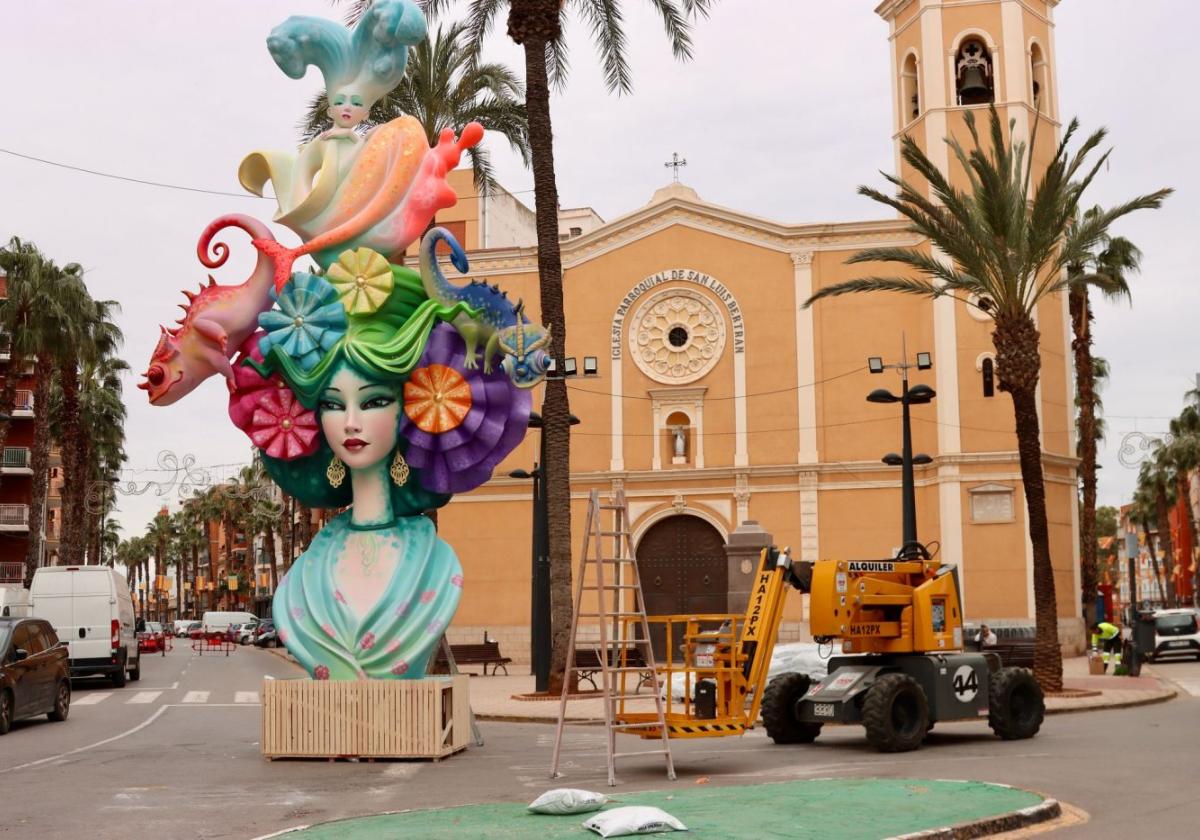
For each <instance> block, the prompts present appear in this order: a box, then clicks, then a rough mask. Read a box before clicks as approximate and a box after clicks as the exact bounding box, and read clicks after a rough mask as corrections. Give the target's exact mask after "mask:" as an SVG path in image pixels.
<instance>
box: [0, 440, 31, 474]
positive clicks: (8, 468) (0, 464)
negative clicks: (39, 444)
mask: <svg viewBox="0 0 1200 840" xmlns="http://www.w3.org/2000/svg"><path fill="white" fill-rule="evenodd" d="M0 471H2V472H3V473H4V474H5V475H33V468H32V467H31V466H30V463H29V447H27V446H6V447H4V460H3V461H0Z"/></svg>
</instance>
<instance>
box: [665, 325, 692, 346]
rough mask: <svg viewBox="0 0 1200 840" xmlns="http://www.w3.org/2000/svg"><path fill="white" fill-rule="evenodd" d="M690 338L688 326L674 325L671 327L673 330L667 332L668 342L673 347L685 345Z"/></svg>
mask: <svg viewBox="0 0 1200 840" xmlns="http://www.w3.org/2000/svg"><path fill="white" fill-rule="evenodd" d="M688 338H689V336H688V331H687V327H681V326H674V327H671V331H670V332H668V333H667V342H668V343H669V344H670V345H671V346H672V347H683V346H684V345H685V344H687V343H688Z"/></svg>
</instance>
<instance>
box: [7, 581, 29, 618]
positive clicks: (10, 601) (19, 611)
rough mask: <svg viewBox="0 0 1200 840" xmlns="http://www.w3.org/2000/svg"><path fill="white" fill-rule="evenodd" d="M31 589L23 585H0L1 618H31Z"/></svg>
mask: <svg viewBox="0 0 1200 840" xmlns="http://www.w3.org/2000/svg"><path fill="white" fill-rule="evenodd" d="M31 615H33V613H32V612H31V611H30V609H29V590H28V589H26V588H25V587H23V586H0V618H7V617H12V618H29V616H31Z"/></svg>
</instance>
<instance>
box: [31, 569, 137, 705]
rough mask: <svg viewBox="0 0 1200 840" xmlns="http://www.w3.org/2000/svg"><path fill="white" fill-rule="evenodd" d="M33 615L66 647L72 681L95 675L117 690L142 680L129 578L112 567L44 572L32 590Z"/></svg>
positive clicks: (37, 574)
mask: <svg viewBox="0 0 1200 840" xmlns="http://www.w3.org/2000/svg"><path fill="white" fill-rule="evenodd" d="M29 596H30V602H31V605H32V609H33V614H34V615H35V616H37V617H38V618H43V619H45V620H46V621H49V622H50V624H51V625H53V627H54V630H55V632H56V633H58V637H59V639H61V640H62V641H64V642H66V643H67V646H68V649H69V651H70V657H71V676H72V677H88V676H95V675H97V674H99V675H103V676H106V677H108V678H109V679H111V680H112V683H113V685H114V686H116V687H118V688H120V687H121V686H123V685H125V675H126V674H128V675H129V679H131V680H137V679H138V678H139V677H141V675H142V672H141V659H140V658H139V656H138V644H137V634H136V632H135V630H134V614H133V599H132V598H131V597H130V595H129V584H128V583H126V581H125V578H123V577H122V576H121V575H119V574H117V572H116V570H115V569H111V568H109V567H108V566H43V567H42V568H40V569H38V570H37V571H36V572H34V574H33V585H32V586H30V588H29Z"/></svg>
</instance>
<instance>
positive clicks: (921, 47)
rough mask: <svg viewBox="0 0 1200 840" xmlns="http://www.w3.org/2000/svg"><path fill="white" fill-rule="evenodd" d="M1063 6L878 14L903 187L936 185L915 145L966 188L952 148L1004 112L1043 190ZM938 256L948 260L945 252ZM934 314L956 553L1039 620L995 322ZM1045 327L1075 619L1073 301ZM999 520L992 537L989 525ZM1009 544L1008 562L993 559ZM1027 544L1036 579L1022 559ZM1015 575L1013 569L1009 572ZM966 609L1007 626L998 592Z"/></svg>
mask: <svg viewBox="0 0 1200 840" xmlns="http://www.w3.org/2000/svg"><path fill="white" fill-rule="evenodd" d="M1057 5H1058V0H883V2H881V3H880V4H879V5H878V6H877V8H876V10H875V11H876V13H877V14H879V16H880V17H882V18H883V19H884V20H885V21H887V23H888V26H889V38H888V41H889V54H890V58H891V79H892V112H893V125H892V138H893V142H894V149H895V169H894V171H895V172H897V173H898V174H899V175H900V177H902V178H903V179H904V180H906V181H908V182H909V183H911V184H913V185H916V186H918V188H920V186H921V185H922V184H923V179H922V177H921V176H920V175H919V174H918V173H917V172H916V171H915V170H913V169H912V168H911V167H910V166H909V165H908V164H907V163H905V162H904V161H903V160H902V159H901V154H900V150H901V141H902V140H903V138H904V137H906V136H907V137H911V138H912V139H913V140H914V141H915V142H916V143H917V144H918V145H919V146H920V147H921V149H922V150H923V151H924V152H925V154H926V155H927V156H928V157H929V159H930V160H931V161H932V162H933V163H934V164H935V165H936V166H937V167H938V168H939V169H940V170H941V171H942V172H944V173H946V175H947V177H948V178H949V180H950V182H951V183H952V184H954V185H955V186H957V187H959V188H965V187H966V186H967V177H966V174H965V173H964V172H963V171H962V167H961V165H960V164H959V162H958V160H957V159H956V158H955V157H954V153H953V151H952V150H951V149H950V148H949V146H948V145H947V144H946V143H945V142H944V141H945V138H948V137H953V138H955V139H957V140H958V141H959V142H960V143H961V144H962V145H963V147H964V148H967V149H970V148H971V147H972V141H971V138H970V134H969V132H968V130H967V127H966V116H967V114H971V113H973V114H974V117H975V123H976V127H977V129H978V131H979V133H980V135H981V136H984V137H986V133H987V129H988V108H989V107H990V106H992V105H994V106H995V107H996V110H997V112H998V113H999V115H1000V118H1001V121H1002V122H1003V124H1004V125H1005V127H1006V130H1007V126H1008V125H1009V123H1010V122H1011V123H1012V125H1013V136H1014V139H1017V140H1023V141H1025V142H1026V143H1027V144H1028V143H1030V142H1031V141H1032V144H1031V145H1032V148H1031V149H1030V150H1029V152H1028V154H1030V155H1031V157H1030V158H1029V159H1030V160H1031V161H1032V166H1033V168H1034V172H1033V182H1034V183H1036V182H1037V181H1038V179H1039V177H1040V175H1041V173H1042V172H1044V169H1045V166H1046V165H1047V164H1048V162H1049V161H1050V160H1051V158H1052V157H1053V155H1054V151H1055V148H1056V146H1057V143H1058V141H1059V138H1060V135H1061V130H1060V119H1061V116H1060V112H1059V104H1058V86H1057V79H1056V75H1055V71H1054V67H1055V47H1054V10H1055V7H1056V6H1057ZM1035 125H1036V132H1035V131H1034V126H1035ZM930 198H933V196H932V195H931V196H930ZM933 254H934V256H936V257H937V258H939V259H943V260H945V259H947V258H946V256H945V255H944V254H941V253H940V252H939V251H938V250H937V249H933ZM931 308H932V313H931V316H932V332H933V351H934V373H935V382H934V383H933V385H934V388H935V389H936V391H937V395H938V397H937V400H936V401H935V405H936V410H937V423H938V432H937V435H938V457H937V458H936V459H935V464H936V469H937V485H938V490H937V498H938V521H939V526H940V539H941V543H942V548H943V552H944V553H945V554H946V555H947V556H949V557H955V558H962V563H963V565H964V568H967V569H972V566H973V564H974V567H973V568H974V570H975V574H974V575H972V574H971V572H968V577H969V578H970V579H971V580H973V581H978V580H988V579H989V578H988V577H987V575H988V574H989V573H991V572H992V568H991V567H993V566H994V567H995V574H996V577H995V578H994V580H995V583H996V585H1000V581H1002V580H1005V581H1012V580H1020V577H1021V574H1022V572H1024V574H1025V576H1026V580H1027V592H1028V598H1027V600H1028V612H1027V615H1028V616H1032V615H1033V614H1034V608H1033V577H1032V551H1031V549H1030V548H1029V545H1028V541H1027V539H1026V537H1025V534H1026V531H1025V515H1024V514H1025V511H1024V504H1023V502H1022V498H1023V493H1022V490H1021V487H1020V479H1019V467H1018V464H1017V459H1016V435H1015V433H1013V432H1012V428H1013V425H1012V407H1011V402H1010V400H1009V398H1008V397H1007V395H1005V394H1002V393H1001V392H1000V391H999V389H995V388H992V387H990V385H991V378H992V375H993V372H994V375H995V376H996V377H999V378H1000V379H1001V380H1002V379H1003V371H999V370H995V368H994V364H995V362H994V358H995V356H994V354H995V350H994V346H993V344H992V340H991V333H992V323H991V319H990V317H989V316H988V315H987V314H986V313H985V312H982V311H981V310H979V309H978V308H977V307H975V306H970V305H968V304H967V303H965V302H963V301H958V300H954V299H952V298H950V297H941V298H938V299H937V300H936V301H934V302H933V303H932V304H931ZM1035 319H1036V321H1037V324H1038V330H1039V332H1040V333H1041V355H1042V371H1041V380H1040V385H1039V400H1038V407H1039V416H1040V420H1041V429H1042V450H1043V465H1044V468H1045V470H1046V474H1047V489H1046V500H1047V511H1048V514H1049V518H1050V521H1051V522H1052V523H1054V524H1053V525H1051V554H1052V556H1054V557H1055V558H1056V560H1055V566H1056V568H1057V569H1059V572H1060V573H1061V574H1062V575H1063V576H1064V577H1066V576H1068V575H1070V574H1071V570H1072V569H1073V571H1074V575H1075V580H1074V585H1071V583H1070V579H1069V578H1067V579H1066V580H1060V581H1059V586H1058V591H1059V598H1060V603H1061V604H1063V605H1064V609H1070V608H1071V607H1070V605H1071V602H1072V600H1074V601H1077V600H1078V599H1077V598H1076V597H1075V593H1077V592H1078V591H1079V586H1078V569H1079V565H1078V556H1079V554H1078V551H1079V538H1078V510H1077V505H1076V502H1075V490H1074V488H1075V481H1076V480H1075V466H1074V463H1075V461H1074V458H1075V439H1074V435H1075V432H1074V421H1075V418H1074V399H1073V396H1074V372H1073V369H1072V367H1071V352H1070V337H1071V333H1070V327H1069V319H1068V309H1067V301H1066V296H1065V295H1059V296H1057V297H1055V298H1050V299H1047V300H1045V301H1043V302H1042V303H1041V304H1039V306H1038V309H1037V312H1036V313H1035ZM989 476H990V477H989ZM1000 476H1004V480H1003V481H999V480H998V479H999V477H1000ZM1004 491H1008V492H1010V493H1011V496H1012V498H1011V502H1006V503H1005V504H1006V507H1005V511H1006V515H1009V514H1011V519H1009V520H1007V524H993V523H992V522H991V521H990V520H987V519H986V514H984V513H983V506H984V502H983V497H984V496H986V495H987V494H988V493H991V492H997V493H1003V492H1004ZM997 498H998V497H997ZM981 516H982V517H983V518H981ZM985 521H987V522H988V524H986V525H983V524H977V523H983V522H985ZM1004 541H1007V545H1008V548H1006V549H1004V550H1003V551H1004V553H1005V556H1006V559H1005V560H1004V561H997V560H994V559H992V558H993V557H995V555H996V554H997V551H999V550H1000V549H998V548H997V546H998V545H999V544H1000V543H1001V542H1004ZM1022 544H1023V545H1024V553H1025V563H1024V568H1023V569H1022V565H1021V564H1020V560H1019V559H1018V558H1019V557H1020V553H1021V547H1020V546H1021V545H1022ZM1014 555H1015V556H1014ZM1072 559H1073V561H1074V562H1073V566H1072V565H1071V562H1072ZM1008 563H1011V564H1012V565H1011V566H1007V565H1005V564H1008ZM1001 565H1005V570H1004V572H1003V573H1001V572H1000V571H999V569H1000V566H1001ZM1063 593H1066V596H1065V597H1064V595H1063ZM964 599H965V603H966V605H967V606H966V609H967V610H968V613H969V614H971V613H974V614H980V613H981V612H982V614H983V615H988V614H992V615H997V613H995V612H994V611H993V610H992V609H991V608H989V606H988V602H989V601H988V595H987V593H986V592H982V591H981V590H979V589H976V590H975V591H974V592H972V591H966V592H964ZM1060 632H1061V630H1060ZM1064 638H1065V636H1064Z"/></svg>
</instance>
